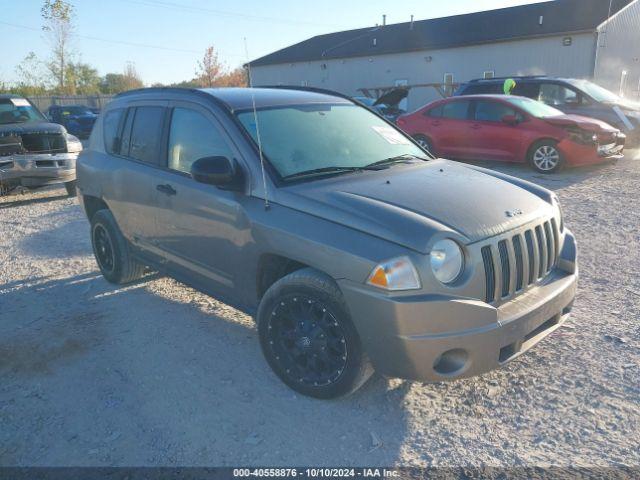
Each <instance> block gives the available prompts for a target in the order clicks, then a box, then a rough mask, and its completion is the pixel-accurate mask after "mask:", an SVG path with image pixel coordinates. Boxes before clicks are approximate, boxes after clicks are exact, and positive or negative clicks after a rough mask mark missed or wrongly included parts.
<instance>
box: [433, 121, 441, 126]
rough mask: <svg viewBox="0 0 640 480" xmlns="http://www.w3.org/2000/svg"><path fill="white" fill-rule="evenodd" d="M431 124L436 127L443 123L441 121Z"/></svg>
mask: <svg viewBox="0 0 640 480" xmlns="http://www.w3.org/2000/svg"><path fill="white" fill-rule="evenodd" d="M431 125H433V126H434V127H437V126H439V125H442V123H440V122H431Z"/></svg>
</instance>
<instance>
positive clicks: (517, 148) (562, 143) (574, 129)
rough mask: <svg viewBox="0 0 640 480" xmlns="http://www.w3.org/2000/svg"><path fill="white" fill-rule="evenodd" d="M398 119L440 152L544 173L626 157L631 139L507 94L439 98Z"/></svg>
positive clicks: (598, 123) (591, 121)
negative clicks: (524, 165)
mask: <svg viewBox="0 0 640 480" xmlns="http://www.w3.org/2000/svg"><path fill="white" fill-rule="evenodd" d="M397 123H398V126H399V127H400V128H402V129H403V130H404V131H405V132H407V133H409V134H410V135H411V136H412V137H413V138H415V139H416V141H417V142H418V143H420V144H421V145H422V147H423V148H426V149H427V150H429V151H430V152H431V153H433V154H435V155H438V156H441V157H449V158H457V159H462V160H465V159H466V160H501V161H506V162H529V164H530V165H531V166H532V167H533V168H534V169H535V170H537V171H539V172H542V173H552V172H556V171H558V170H559V169H560V168H562V167H563V166H576V165H588V164H593V163H598V162H602V161H606V160H612V159H619V158H622V157H623V155H622V151H623V150H624V143H625V138H626V137H625V135H624V134H623V133H621V132H620V130H618V129H616V128H614V127H612V126H610V125H609V124H607V123H605V122H602V121H600V120H595V119H592V118H587V117H581V116H578V115H565V114H564V113H562V112H561V111H560V110H556V109H555V108H553V107H550V106H548V105H545V104H544V103H542V102H538V101H535V100H531V99H529V98H525V97H517V96H504V95H470V96H465V97H453V98H447V99H445V100H439V101H436V102H433V103H431V104H429V105H427V106H425V107H423V108H422V109H420V110H418V111H416V112H413V113H411V114H408V115H403V116H401V117H400V118H398V122H397Z"/></svg>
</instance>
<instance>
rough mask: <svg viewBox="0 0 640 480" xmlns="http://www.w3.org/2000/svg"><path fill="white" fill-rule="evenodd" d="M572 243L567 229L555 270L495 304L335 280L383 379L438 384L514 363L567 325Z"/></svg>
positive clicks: (572, 287) (573, 279)
mask: <svg viewBox="0 0 640 480" xmlns="http://www.w3.org/2000/svg"><path fill="white" fill-rule="evenodd" d="M576 257H577V254H576V245H575V239H574V237H573V235H572V234H571V233H570V232H569V231H568V230H567V231H566V235H565V241H564V245H563V248H562V252H561V255H560V258H559V259H558V263H557V266H556V267H555V268H554V270H553V271H552V272H551V273H550V274H549V275H548V276H547V277H546V278H545V279H544V280H543V281H542V282H541V283H539V284H538V285H536V286H535V287H533V288H531V289H529V290H527V291H526V292H525V293H523V294H521V295H519V296H516V297H515V298H513V299H512V300H510V301H508V302H506V303H503V304H501V305H499V306H497V307H496V306H492V305H490V304H487V303H485V302H483V301H480V300H474V299H468V298H457V297H449V296H443V295H416V296H403V297H394V296H389V295H385V294H384V293H381V292H378V291H375V290H373V289H371V288H369V287H366V286H363V285H360V284H356V283H354V282H350V281H346V280H343V281H340V282H339V283H340V287H341V289H342V292H343V294H344V296H345V299H346V301H347V305H348V307H349V309H350V312H351V316H352V318H353V321H354V323H355V324H356V328H357V329H358V332H359V334H360V337H361V340H362V342H363V346H364V348H365V350H366V352H367V354H368V355H369V358H370V359H371V361H372V362H373V364H374V367H375V368H376V370H377V371H378V372H379V373H381V374H383V375H386V376H389V377H399V378H406V379H410V380H421V381H442V380H452V379H457V378H463V377H470V376H474V375H479V374H482V373H485V372H488V371H490V370H493V369H495V368H497V367H499V366H501V365H504V364H505V363H507V362H509V361H510V360H513V359H514V358H516V357H518V356H519V355H521V354H522V353H524V352H526V351H527V350H528V349H530V348H531V347H533V346H534V345H535V344H537V343H538V342H539V341H540V340H542V339H543V338H545V337H546V336H547V335H548V334H550V333H551V332H553V331H554V330H555V329H557V328H558V327H559V326H560V325H562V323H563V322H564V321H565V320H566V319H567V317H568V315H569V312H570V311H571V307H572V305H573V300H574V297H575V293H576V288H577V279H578V272H577V266H576V260H577V259H576Z"/></svg>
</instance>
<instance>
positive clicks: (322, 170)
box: [282, 167, 363, 180]
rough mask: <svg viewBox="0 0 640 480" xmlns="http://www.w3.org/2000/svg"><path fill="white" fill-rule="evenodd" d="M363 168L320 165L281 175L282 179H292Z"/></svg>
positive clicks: (361, 168) (354, 170)
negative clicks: (311, 168) (284, 175)
mask: <svg viewBox="0 0 640 480" xmlns="http://www.w3.org/2000/svg"><path fill="white" fill-rule="evenodd" d="M361 170H363V167H322V168H314V169H313V170H304V171H302V172H297V173H292V174H291V175H287V176H286V177H282V180H292V179H295V178H303V177H312V176H316V175H337V174H341V173H348V172H358V171H361Z"/></svg>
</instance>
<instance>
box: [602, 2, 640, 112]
mask: <svg viewBox="0 0 640 480" xmlns="http://www.w3.org/2000/svg"><path fill="white" fill-rule="evenodd" d="M623 72H626V74H624V73H623ZM594 76H595V79H596V81H597V82H598V83H599V84H601V85H602V86H603V87H605V88H608V89H609V90H611V91H613V92H614V93H622V94H624V96H625V97H627V98H631V99H634V100H640V1H639V0H636V1H635V2H634V3H632V4H631V5H629V6H628V7H627V8H625V9H624V10H622V11H621V12H620V13H618V14H617V15H616V16H614V17H613V18H612V19H611V20H610V21H608V22H605V23H604V24H603V25H601V26H600V28H599V29H598V51H597V54H596V66H595V75H594Z"/></svg>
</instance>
